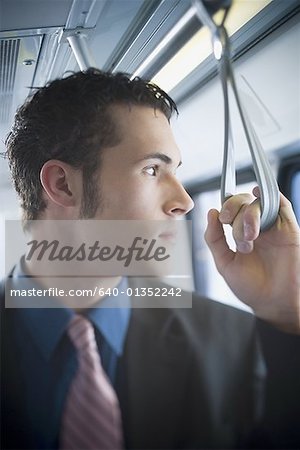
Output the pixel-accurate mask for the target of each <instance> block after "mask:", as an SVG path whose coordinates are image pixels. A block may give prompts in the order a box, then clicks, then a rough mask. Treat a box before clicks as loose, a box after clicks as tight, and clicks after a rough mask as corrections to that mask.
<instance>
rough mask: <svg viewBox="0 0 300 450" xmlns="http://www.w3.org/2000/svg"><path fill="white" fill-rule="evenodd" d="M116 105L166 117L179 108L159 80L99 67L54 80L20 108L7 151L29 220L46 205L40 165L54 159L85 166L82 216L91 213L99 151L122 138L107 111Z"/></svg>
mask: <svg viewBox="0 0 300 450" xmlns="http://www.w3.org/2000/svg"><path fill="white" fill-rule="evenodd" d="M114 104H134V105H143V106H151V107H153V108H154V109H159V110H160V111H162V112H163V113H164V114H165V116H166V117H167V119H168V120H169V119H170V117H171V115H172V114H173V112H174V111H176V112H177V108H176V105H175V103H174V102H173V100H172V99H171V98H170V97H169V96H168V95H167V94H166V93H165V92H164V91H163V90H161V89H160V88H159V87H158V86H156V85H155V84H152V83H150V82H149V81H145V80H142V79H141V78H134V79H133V80H131V79H130V77H129V76H128V75H126V74H124V73H117V74H111V73H106V72H102V71H100V70H98V69H88V70H87V71H85V72H78V73H74V74H72V75H71V76H69V77H67V78H63V79H59V80H55V81H53V82H50V83H49V84H48V85H46V86H45V87H43V88H40V89H38V90H37V92H35V94H34V95H33V96H32V97H31V98H29V99H28V100H27V101H26V102H25V104H24V105H23V106H21V107H20V108H19V110H18V111H17V113H16V116H15V123H14V125H13V128H12V130H11V132H10V133H9V135H8V137H7V139H6V146H7V150H6V156H7V157H8V160H9V167H10V170H11V174H12V178H13V182H14V186H15V189H16V191H17V193H18V194H19V196H20V198H21V202H22V208H23V219H24V220H25V221H27V220H35V219H37V218H38V216H39V213H40V212H41V211H42V210H43V209H45V207H46V204H45V202H44V201H43V198H42V185H41V182H40V170H41V168H42V166H43V164H44V163H45V162H46V161H48V160H50V159H59V160H61V161H64V162H66V163H68V164H70V165H72V166H73V167H75V168H78V169H81V170H82V174H83V204H82V216H84V217H93V215H94V214H95V212H96V209H97V204H98V198H97V197H96V190H95V187H94V186H95V184H94V181H95V180H94V177H95V174H96V173H97V170H98V169H99V167H100V160H101V156H100V155H101V152H100V150H101V148H104V147H107V146H113V145H116V144H117V143H118V142H119V141H120V138H119V136H118V130H117V127H116V124H115V123H114V121H113V117H112V114H111V113H110V111H109V107H110V106H112V105H114Z"/></svg>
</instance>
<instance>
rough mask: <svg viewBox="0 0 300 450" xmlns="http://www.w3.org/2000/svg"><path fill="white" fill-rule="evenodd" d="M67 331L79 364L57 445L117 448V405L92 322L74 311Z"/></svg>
mask: <svg viewBox="0 0 300 450" xmlns="http://www.w3.org/2000/svg"><path fill="white" fill-rule="evenodd" d="M68 333H69V336H70V338H71V341H72V342H73V344H74V346H75V348H76V350H77V357H78V363H79V366H78V371H77V373H76V375H75V378H74V380H73V382H72V383H71V387H70V390H69V393H68V395H67V399H66V403H65V409H64V412H63V417H62V427H61V440H60V448H61V449H68V450H71V449H76V450H79V449H80V450H92V449H93V450H104V449H105V450H108V449H111V450H112V449H114V450H117V449H121V448H123V445H122V443H123V438H122V425H121V413H120V407H119V403H118V400H117V397H116V393H115V391H114V390H113V388H112V386H111V384H110V382H109V380H108V378H107V376H106V374H105V372H104V370H103V368H102V366H101V360H100V355H99V352H98V349H97V344H96V340H95V334H94V329H93V326H92V324H91V323H90V322H89V321H88V320H86V319H85V318H84V317H82V316H79V315H75V316H74V317H73V319H72V320H71V322H70V325H69V328H68Z"/></svg>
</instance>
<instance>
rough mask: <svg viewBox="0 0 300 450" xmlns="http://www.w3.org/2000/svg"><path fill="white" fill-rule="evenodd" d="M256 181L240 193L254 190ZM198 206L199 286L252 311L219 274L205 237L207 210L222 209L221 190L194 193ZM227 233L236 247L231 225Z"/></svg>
mask: <svg viewBox="0 0 300 450" xmlns="http://www.w3.org/2000/svg"><path fill="white" fill-rule="evenodd" d="M254 186H256V183H255V182H254V181H253V182H250V183H245V184H240V185H239V186H238V191H239V192H251V191H252V189H253V187H254ZM194 202H195V208H194V211H193V261H194V278H195V289H196V291H198V292H199V293H200V294H201V295H204V296H207V297H209V298H212V299H214V300H218V301H220V302H222V303H226V304H229V305H232V306H235V307H237V308H240V309H246V310H247V311H250V308H248V307H247V306H246V305H244V304H243V303H242V302H241V301H240V300H239V299H238V298H237V297H236V296H235V295H234V293H233V292H232V291H231V289H230V288H229V287H228V286H227V284H226V283H225V281H224V279H223V277H222V276H221V275H220V274H219V273H218V271H217V269H216V267H215V264H214V261H213V257H212V255H211V253H210V251H209V249H208V247H207V245H206V242H205V240H204V231H205V228H206V224H207V219H206V216H207V212H208V210H209V209H211V208H216V209H220V191H219V190H213V191H209V192H202V193H200V194H197V195H195V196H194ZM225 234H226V238H227V241H228V243H229V246H230V247H231V248H232V249H235V244H234V240H233V238H232V236H231V227H230V226H229V225H228V226H225Z"/></svg>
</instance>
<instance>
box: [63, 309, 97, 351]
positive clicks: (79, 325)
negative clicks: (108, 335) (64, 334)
mask: <svg viewBox="0 0 300 450" xmlns="http://www.w3.org/2000/svg"><path fill="white" fill-rule="evenodd" d="M68 334H69V336H70V339H71V341H72V343H73V344H74V346H75V348H76V350H77V351H78V352H79V353H85V352H88V351H93V350H96V349H97V344H96V339H95V332H94V328H93V325H92V324H91V322H90V321H89V320H87V319H86V318H85V317H83V316H80V315H77V314H76V315H75V316H74V317H73V318H72V319H71V321H70V323H69V325H68Z"/></svg>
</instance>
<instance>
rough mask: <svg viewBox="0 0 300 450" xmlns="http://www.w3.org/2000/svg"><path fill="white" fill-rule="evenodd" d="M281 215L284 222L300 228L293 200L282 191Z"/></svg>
mask: <svg viewBox="0 0 300 450" xmlns="http://www.w3.org/2000/svg"><path fill="white" fill-rule="evenodd" d="M279 217H280V220H281V223H282V224H287V225H292V226H293V227H295V229H297V230H299V225H298V221H297V219H296V216H295V213H294V210H293V206H292V204H291V202H290V201H289V200H288V199H287V198H286V197H285V196H284V195H283V194H281V193H280V204H279Z"/></svg>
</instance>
